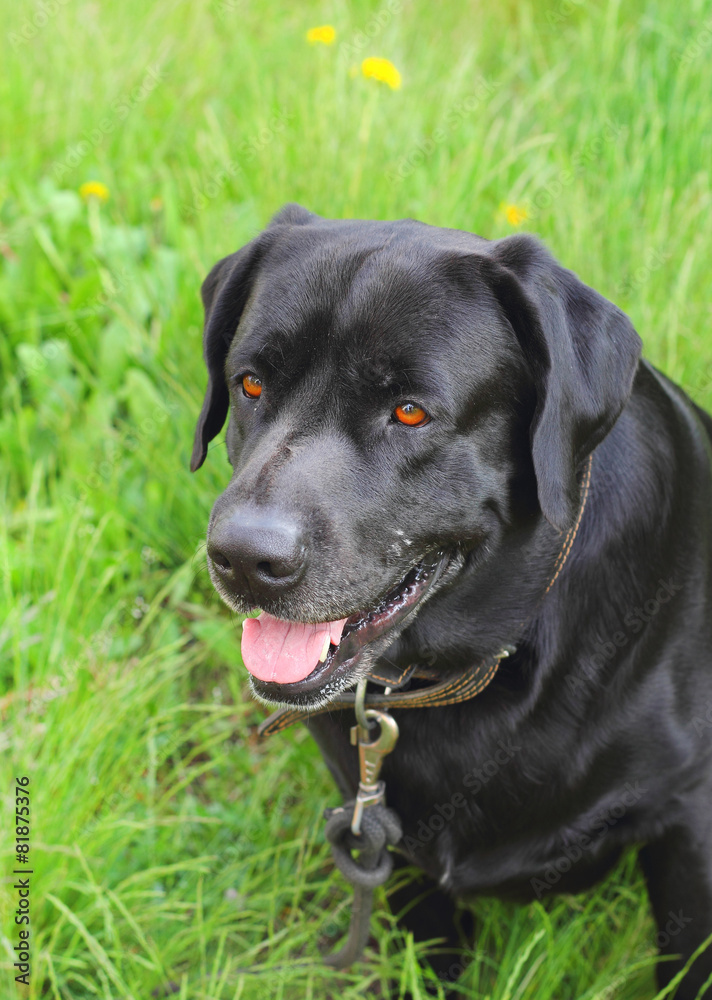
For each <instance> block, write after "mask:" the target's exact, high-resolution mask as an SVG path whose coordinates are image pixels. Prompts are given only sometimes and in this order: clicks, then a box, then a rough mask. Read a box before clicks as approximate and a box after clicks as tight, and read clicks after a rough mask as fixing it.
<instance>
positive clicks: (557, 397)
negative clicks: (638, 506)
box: [480, 234, 642, 531]
mask: <svg viewBox="0 0 712 1000" xmlns="http://www.w3.org/2000/svg"><path fill="white" fill-rule="evenodd" d="M480 253H482V254H483V255H486V256H485V261H486V265H485V267H484V271H485V275H486V277H487V280H488V281H489V283H490V284H491V287H492V289H493V291H494V293H495V295H496V297H497V300H498V302H499V304H500V306H501V308H502V310H503V311H504V313H505V315H506V317H507V319H508V320H509V323H510V324H511V326H512V329H513V331H514V333H515V335H516V337H517V339H518V341H519V343H520V345H521V348H522V350H523V352H524V355H525V358H526V360H527V362H528V364H529V367H530V369H531V372H532V376H533V381H534V389H535V392H536V406H535V411H534V417H533V420H532V425H531V432H530V438H531V450H532V458H533V464H534V472H535V475H536V481H537V492H538V497H539V506H540V507H541V510H542V513H543V514H544V516H545V517H546V519H547V520H548V521H549V523H550V524H552V525H553V526H554V527H555V528H557V530H559V531H564V530H565V529H567V528H568V527H569V526H570V525H571V524H572V522H573V520H574V519H575V516H576V512H577V509H578V504H579V489H578V485H577V479H576V474H577V471H578V470H579V468H580V466H581V464H582V462H583V461H584V460H585V459H586V458H587V457H588V455H590V453H591V452H592V451H593V449H594V448H595V447H596V445H597V444H598V443H599V442H600V441H602V440H603V438H604V437H605V436H606V434H607V433H608V432H609V430H610V429H611V427H612V426H613V424H614V423H615V421H616V420H617V419H618V417H619V416H620V413H621V411H622V410H623V407H624V406H625V404H626V402H627V401H628V398H629V396H630V393H631V389H632V385H633V378H634V376H635V371H636V368H637V365H638V360H639V358H640V353H641V348H642V344H641V340H640V337H639V336H638V334H637V333H636V332H635V330H634V329H633V326H632V324H631V322H630V320H629V319H628V317H627V316H626V315H625V314H624V313H622V312H621V310H620V309H618V308H617V307H616V306H614V305H613V303H612V302H609V301H608V300H607V299H605V298H603V296H602V295H599V294H598V292H596V291H594V290H593V289H592V288H589V287H588V286H587V285H584V284H583V282H581V281H580V280H579V279H578V277H577V276H576V275H575V274H574V273H573V272H572V271H568V270H566V269H565V268H563V267H562V266H561V265H560V264H559V263H557V261H556V260H554V258H553V257H552V256H551V254H550V253H549V252H548V251H547V250H546V249H545V248H544V247H543V246H542V245H541V244H540V243H539V242H538V240H536V239H535V237H533V236H528V235H526V234H518V235H516V236H509V237H506V238H505V239H502V240H497V241H494V242H492V243H491V244H489V246H488V247H486V249H481V250H480ZM488 272H489V273H488Z"/></svg>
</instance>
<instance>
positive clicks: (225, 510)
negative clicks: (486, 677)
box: [192, 205, 712, 1000]
mask: <svg viewBox="0 0 712 1000" xmlns="http://www.w3.org/2000/svg"><path fill="white" fill-rule="evenodd" d="M202 294H203V301H204V305H205V314H206V318H205V335H204V351H205V360H206V363H207V367H208V376H209V377H208V387H207V393H206V396H205V402H204V404H203V408H202V411H201V414H200V418H199V421H198V426H197V430H196V436H195V448H194V452H193V460H192V468H193V469H197V468H198V467H199V466H200V465H201V464H202V462H203V460H204V459H205V455H206V450H207V447H208V444H209V442H210V441H211V440H212V438H214V437H215V435H216V434H218V432H219V431H220V429H221V427H222V426H223V424H224V422H225V420H226V418H228V417H229V423H228V429H227V450H228V456H229V459H230V462H231V464H232V468H233V474H232V478H231V480H230V483H229V485H228V486H227V488H226V490H225V492H224V493H223V494H222V495H221V496H220V497H219V498H218V499H217V501H216V503H215V506H214V508H213V511H212V515H211V518H210V525H209V530H208V564H209V568H210V574H211V577H212V580H213V582H214V585H215V587H216V588H217V590H218V592H219V594H220V595H221V597H222V598H223V600H224V601H225V602H226V603H227V604H228V605H229V607H231V608H232V609H234V610H235V611H237V612H247V611H250V610H251V609H254V608H260V609H262V614H261V615H260V616H259V618H257V619H254V620H248V621H247V623H246V626H245V629H244V633H243V642H242V645H243V657H244V661H245V665H246V666H247V668H248V670H249V671H250V673H251V675H252V680H251V683H252V686H253V690H254V693H255V694H256V695H257V697H258V698H260V699H261V700H263V701H264V702H266V703H269V704H273V705H276V704H278V705H284V704H288V705H292V706H295V705H296V706H299V707H301V708H303V709H305V710H308V709H310V708H311V709H313V710H314V709H318V708H320V707H323V706H324V705H325V704H327V703H328V702H329V701H330V700H331V699H334V698H335V697H338V695H339V694H340V693H341V692H342V691H344V690H345V689H347V688H350V687H352V686H353V685H354V684H355V683H356V681H357V680H358V679H359V678H360V677H361V676H363V675H364V674H366V673H367V672H369V671H372V670H374V668H376V667H377V666H378V664H379V663H382V664H384V665H387V666H388V667H389V668H390V669H393V667H394V666H395V667H396V668H398V669H400V668H403V669H405V668H406V667H407V666H408V665H412V664H414V663H416V664H417V663H425V664H427V665H428V668H429V669H430V671H431V674H433V675H437V674H438V672H441V673H443V674H444V673H446V672H451V671H453V670H463V671H464V670H465V669H466V668H467V666H468V665H469V664H472V663H473V662H475V661H480V660H486V659H487V658H488V657H492V656H493V655H496V654H497V652H498V651H500V650H502V649H503V648H509V649H510V650H511V655H510V656H509V657H508V658H507V659H502V660H501V662H500V665H499V669H498V670H497V672H496V674H495V676H494V678H493V680H492V681H491V683H490V684H489V686H488V687H487V688H486V690H484V691H483V692H482V693H481V694H479V695H478V697H476V698H473V699H470V700H467V701H464V702H461V703H458V704H453V705H451V706H448V707H438V708H417V709H409V710H408V711H400V712H396V713H395V715H396V717H397V721H398V723H399V725H400V730H401V736H400V740H399V743H398V746H397V748H396V751H395V752H394V753H393V754H392V755H391V756H390V757H388V758H387V759H386V762H385V766H384V770H383V777H384V778H385V780H386V784H387V789H388V801H389V805H392V806H393V807H394V808H395V809H396V810H397V812H398V813H399V815H400V817H401V819H402V822H403V828H404V838H403V841H402V842H401V844H400V845H399V847H400V853H401V854H402V855H403V857H404V858H405V859H406V861H407V862H408V863H411V864H415V865H417V866H419V867H420V868H421V869H422V870H423V871H424V873H425V877H426V879H427V880H428V882H429V884H430V886H431V887H432V892H431V893H430V894H429V895H427V896H426V898H423V885H422V884H421V885H417V886H415V887H414V888H411V889H406V890H402V891H401V892H400V893H399V894H397V899H396V905H397V906H399V907H400V904H401V903H405V902H406V901H407V897H408V893H409V892H410V893H411V895H412V897H413V899H415V897H416V896H418V897H419V898H420V900H421V901H420V902H419V903H418V904H417V905H414V906H413V907H412V908H411V909H410V910H409V911H408V912H407V915H406V916H405V918H404V922H405V923H406V925H407V926H408V927H409V928H411V929H412V930H413V932H414V933H415V935H416V937H417V938H419V939H426V938H435V937H440V938H443V939H445V947H448V946H452V947H453V948H454V947H456V946H457V943H458V940H460V939H459V938H458V927H457V926H456V925H457V919H456V917H457V907H456V903H455V900H458V899H459V900H462V899H464V900H467V899H468V898H469V899H472V898H473V897H475V896H478V895H496V896H500V897H511V898H514V899H523V900H526V899H532V898H537V897H538V898H542V896H544V895H545V894H547V893H549V892H566V893H571V892H576V893H577V892H580V891H581V890H583V889H585V888H586V887H588V886H590V885H592V884H593V883H594V882H595V881H596V880H598V879H600V878H601V876H602V875H603V874H604V873H605V872H606V871H607V870H608V869H609V868H610V866H611V865H612V864H613V863H614V862H615V860H616V858H617V857H618V855H619V854H620V852H621V850H622V849H623V848H624V846H625V845H629V844H638V845H640V846H641V851H640V859H641V862H642V866H643V869H644V872H645V875H646V879H647V883H648V886H649V892H650V898H651V901H652V907H653V911H654V914H655V918H656V921H657V925H658V935H657V943H658V945H659V947H660V951H661V953H662V954H664V955H669V956H674V957H673V958H672V959H671V960H669V961H665V962H662V963H660V964H659V979H660V982H661V983H666V982H668V981H669V980H670V979H671V978H672V977H673V976H674V975H675V974H676V973H678V972H679V971H680V970H681V969H682V968H683V967H684V966H685V963H687V962H688V961H689V960H690V958H691V956H693V954H694V953H695V951H696V950H698V949H699V950H700V951H701V954H700V955H699V956H698V957H697V958H696V959H695V960H694V961H693V962H692V964H691V966H690V969H689V972H688V973H687V975H686V977H685V978H684V981H683V984H682V986H681V987H680V989H679V991H678V993H677V997H678V998H679V1000H683V998H684V1000H693V998H694V997H696V996H697V994H698V992H700V991H701V992H700V995H701V996H704V997H708V998H709V997H712V987H710V985H709V983H710V982H711V981H712V980H710V976H712V948H707V949H704V948H701V945H703V943H704V941H705V939H706V938H707V937H708V936H709V935H710V934H712V652H711V650H712V613H711V612H712V478H711V471H712V449H711V438H712V420H711V419H710V417H709V416H708V415H707V414H706V413H704V412H703V411H701V410H700V409H699V408H698V407H697V406H695V404H694V403H692V402H691V401H690V400H689V399H688V398H687V397H686V396H685V394H684V393H683V392H682V391H681V390H680V389H679V388H677V387H676V386H675V385H674V384H672V383H671V382H670V381H669V380H668V379H666V378H665V377H664V376H663V375H661V374H660V373H659V372H657V371H656V370H655V369H654V368H653V367H652V366H651V365H649V364H648V363H647V362H645V361H642V360H641V359H640V351H641V342H640V339H639V337H638V335H637V334H636V332H635V330H634V329H633V327H632V325H631V323H630V322H629V320H628V319H627V318H626V316H625V315H624V314H623V313H622V312H621V311H620V310H619V309H618V308H616V306H614V305H612V304H611V303H610V302H609V301H607V300H606V299H604V298H603V297H602V296H601V295H599V294H598V293H597V292H595V291H593V290H592V289H591V288H589V287H587V286H586V285H584V284H582V282H581V281H579V279H578V278H577V277H576V276H575V275H574V274H573V273H572V272H571V271H568V270H565V269H564V268H563V267H561V266H560V265H559V264H558V263H557V262H556V261H555V260H554V259H553V258H552V257H551V256H550V254H549V253H548V252H547V251H546V250H545V249H544V248H543V247H542V246H541V244H540V243H539V242H538V241H537V240H536V239H534V238H533V237H532V236H529V235H525V234H519V235H514V236H509V237H507V238H505V239H501V240H495V241H488V240H486V239H482V238H481V237H478V236H473V235H471V234H469V233H466V232H460V231H456V230H449V229H439V228H435V227H432V226H428V225H424V224H422V223H419V222H415V221H412V220H403V221H398V222H370V221H358V220H352V221H333V220H329V219H323V218H320V217H318V216H316V215H313V214H312V213H310V212H308V211H306V210H305V209H303V208H301V207H299V206H297V205H288V206H286V207H285V208H284V209H283V210H282V211H281V212H280V213H279V214H278V215H277V216H275V218H274V219H273V220H272V222H271V223H270V225H269V226H268V228H267V229H266V230H265V231H264V232H263V233H261V234H260V235H259V236H258V237H257V238H256V239H254V240H253V241H252V242H251V243H249V244H248V245H247V246H245V247H243V248H242V249H241V250H239V251H238V252H237V253H234V254H232V255H231V256H229V257H226V258H225V259H224V260H222V261H220V262H219V263H218V264H216V265H215V267H214V268H213V270H212V271H211V272H210V274H209V276H208V277H207V279H206V280H205V283H204V285H203V288H202ZM574 528H575V529H576V530H575V531H574V530H573V529H574ZM564 543H565V544H566V551H562V546H563V545H564ZM552 581H553V582H552ZM351 721H352V717H351V716H350V715H349V714H348V713H346V712H344V711H337V712H332V713H331V714H320V715H316V716H314V717H313V718H312V719H311V721H310V722H309V726H310V729H311V731H312V733H313V734H314V736H315V738H316V740H317V742H318V744H319V746H320V747H321V749H322V752H323V753H324V756H325V758H326V760H327V763H328V765H329V767H330V769H331V771H332V773H333V775H334V777H335V778H336V780H337V782H338V784H339V785H340V787H341V789H342V791H343V792H344V794H345V795H348V796H349V797H352V796H353V792H354V788H355V784H356V781H357V774H356V761H355V751H354V750H353V748H352V747H351V746H350V745H349V742H348V727H349V726H350V724H351ZM404 863H406V862H405V861H404ZM452 962H453V958H452V953H451V954H450V955H447V954H445V956H444V957H443V956H442V955H440V956H439V957H435V956H434V957H433V964H434V965H435V966H436V969H439V971H440V974H441V975H445V976H446V975H447V974H448V971H447V970H448V968H449V967H451V965H452ZM705 984H706V985H707V989H706V991H705V990H704V989H703V987H704V986H705Z"/></svg>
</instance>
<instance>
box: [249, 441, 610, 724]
mask: <svg viewBox="0 0 712 1000" xmlns="http://www.w3.org/2000/svg"><path fill="white" fill-rule="evenodd" d="M592 465H593V455H589V457H588V462H587V465H586V472H585V473H584V477H583V483H582V496H581V504H580V506H579V511H578V516H577V518H576V522H575V524H574V525H573V527H572V528H571V529H570V530H569V531H568V532H567V534H566V537H565V538H564V541H563V544H562V546H561V550H560V551H559V554H558V556H557V557H556V562H555V563H554V575H553V576H552V578H551V580H550V582H549V585H548V587H547V588H546V590H545V591H544V595H545V596H546V594H548V593H549V591H550V590H551V588H552V587H553V586H554V583H555V582H556V580H557V579H558V577H559V574H560V573H561V570H562V569H563V568H564V564H565V563H566V560H567V559H568V557H569V554H570V553H571V549H572V547H573V543H574V539H575V538H576V535H577V534H578V530H579V527H580V525H581V518H582V517H583V512H584V508H585V506H586V500H587V499H588V493H589V486H590V483H591V466H592ZM513 652H514V647H511V646H509V647H505V648H504V649H501V650H500V651H499V652H498V653H497V654H496V655H495V656H492V657H486V658H485V659H484V660H482V661H481V662H480V663H477V664H474V665H472V666H470V667H466V668H465V670H461V671H458V672H457V673H454V674H447V675H446V676H445V677H444V678H442V679H441V680H440V681H438V682H437V683H434V684H431V685H429V686H427V687H421V688H418V689H416V690H414V691H399V690H398V689H399V688H401V687H402V686H403V685H404V684H406V683H407V682H408V681H410V680H411V679H413V678H419V679H426V680H435V679H436V678H438V677H442V674H441V673H440V672H436V671H433V670H429V669H428V668H427V667H419V666H415V665H412V666H409V667H406V669H405V670H403V671H402V672H400V673H399V672H398V670H397V669H394V670H393V671H391V669H390V668H388V667H384V666H383V664H379V666H378V668H377V670H376V669H374V670H373V671H370V672H369V673H368V675H367V676H368V679H369V680H370V681H373V682H374V683H376V684H380V685H382V686H384V687H385V689H386V690H385V691H384V693H383V694H369V695H368V707H369V708H375V709H379V708H380V709H384V710H387V711H390V710H391V709H394V708H440V707H442V706H444V705H455V704H457V703H458V702H461V701H468V700H469V699H470V698H474V697H475V695H478V694H479V693H480V692H481V691H484V689H485V688H486V687H487V685H488V684H489V683H490V681H491V680H492V678H493V677H494V675H495V674H496V673H497V668H498V667H499V664H500V661H501V660H503V659H505V658H506V657H507V656H509V655H510V654H511V653H513ZM355 698H356V694H355V692H354V691H344V692H342V694H340V695H339V696H338V697H337V698H334V699H333V701H330V702H329V703H328V704H327V705H324V706H323V707H322V708H314V709H306V710H305V709H298V708H279V709H277V711H276V712H273V713H272V715H270V716H268V717H267V718H266V719H265V720H264V722H262V724H261V725H260V726H259V728H258V730H257V732H258V735H259V736H261V737H265V736H271V735H272V734H273V733H279V732H281V731H282V730H283V729H286V728H287V727H288V726H291V725H292V724H293V723H295V722H299V721H301V720H303V719H304V718H305V717H310V716H313V715H321V714H322V713H323V712H332V711H336V710H339V709H345V708H351V709H352V708H353V707H354V703H355Z"/></svg>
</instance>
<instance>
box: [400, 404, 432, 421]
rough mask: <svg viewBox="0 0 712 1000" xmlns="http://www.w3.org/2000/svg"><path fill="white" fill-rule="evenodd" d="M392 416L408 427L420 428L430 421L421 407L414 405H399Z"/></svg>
mask: <svg viewBox="0 0 712 1000" xmlns="http://www.w3.org/2000/svg"><path fill="white" fill-rule="evenodd" d="M393 416H394V417H395V418H396V420H398V421H399V422H400V423H401V424H406V425H407V426H408V427H422V426H423V424H427V422H428V421H429V420H430V417H429V416H428V414H427V413H426V412H425V410H424V409H423V407H422V406H418V405H417V404H416V403H401V405H400V406H396V408H395V410H394V411H393Z"/></svg>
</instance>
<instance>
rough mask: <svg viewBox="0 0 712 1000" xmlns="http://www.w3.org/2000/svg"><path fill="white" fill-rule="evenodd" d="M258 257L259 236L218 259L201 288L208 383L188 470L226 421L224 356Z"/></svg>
mask: <svg viewBox="0 0 712 1000" xmlns="http://www.w3.org/2000/svg"><path fill="white" fill-rule="evenodd" d="M259 257H260V243H259V238H258V239H257V240H253V241H252V243H248V244H247V246H245V247H243V248H242V250H238V251H237V253H233V254H230V256H229V257H223V259H222V260H219V261H218V262H217V264H216V265H215V267H213V269H212V271H211V272H210V274H209V275H208V276H207V278H206V279H205V281H204V282H203V284H202V287H201V289H200V294H201V296H202V299H203V308H204V310H205V325H204V327H203V357H204V358H205V364H206V366H207V369H208V385H207V388H206V390H205V399H204V400H203V407H202V409H201V411H200V416H199V417H198V423H197V426H196V428H195V440H194V442H193V455H192V458H191V460H190V470H191V472H195V471H196V469H199V468H200V466H201V465H202V464H203V462H204V461H205V456H206V454H207V451H208V445H209V443H210V442H211V441H212V439H213V438H214V437H215V435H216V434H218V433H219V432H220V429H221V428H222V425H223V424H224V423H225V417H226V416H227V411H228V408H229V404H230V397H229V394H228V391H227V385H226V384H225V372H224V366H225V358H226V357H227V352H228V350H229V348H230V344H231V343H232V339H233V337H234V336H235V331H236V330H237V324H238V323H239V322H240V316H241V315H242V311H243V309H244V308H245V304H246V302H247V299H248V296H249V293H250V289H251V287H252V279H253V276H254V271H255V269H256V266H257V262H258V259H259Z"/></svg>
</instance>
